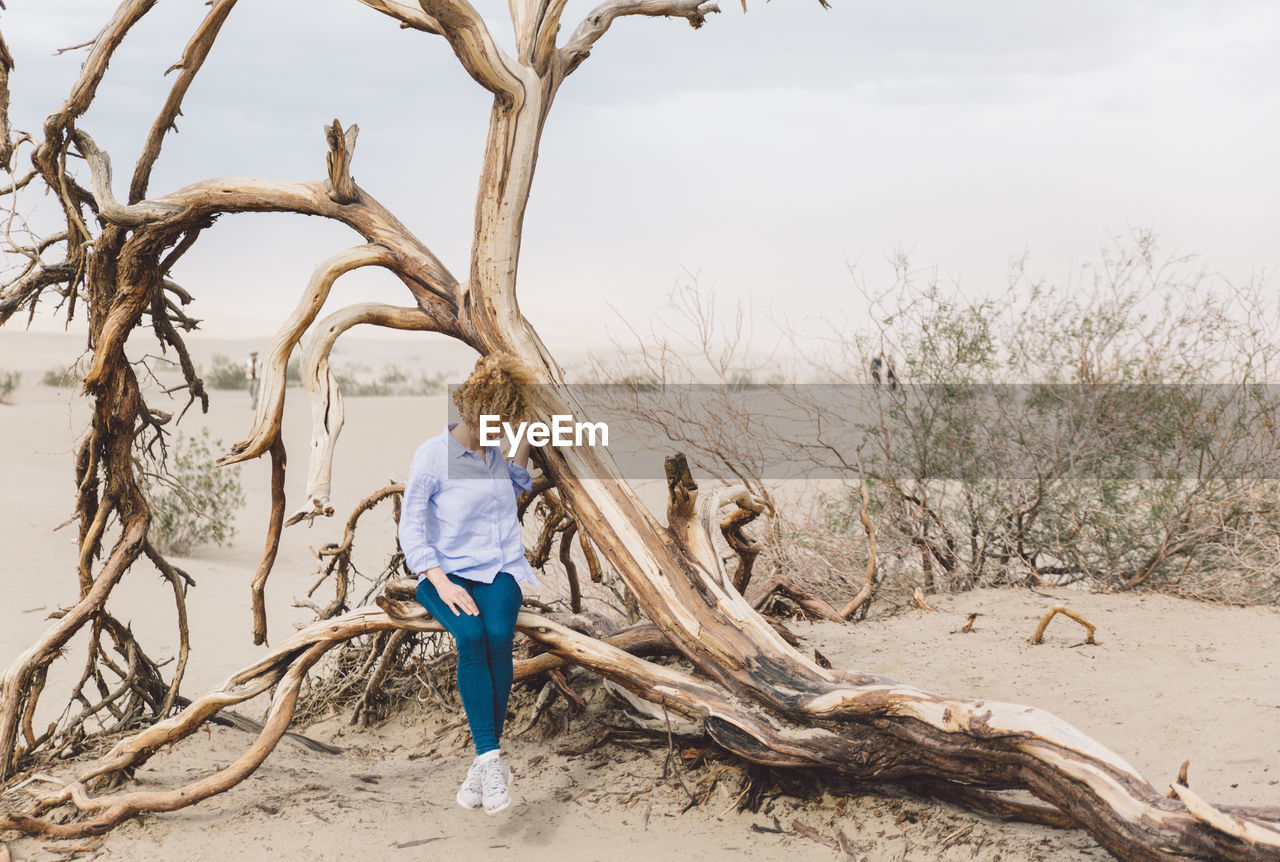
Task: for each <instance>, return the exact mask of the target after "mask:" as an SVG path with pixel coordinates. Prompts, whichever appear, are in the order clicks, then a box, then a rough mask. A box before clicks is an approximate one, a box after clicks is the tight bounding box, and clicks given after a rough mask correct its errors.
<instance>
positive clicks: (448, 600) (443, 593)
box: [427, 568, 480, 617]
mask: <svg viewBox="0 0 1280 862" xmlns="http://www.w3.org/2000/svg"><path fill="white" fill-rule="evenodd" d="M427 580H429V581H431V586H433V587H435V588H436V593H438V594H439V596H440V601H442V602H444V605H445V607H447V608H448V609H449V610H451V611H453V615H454V616H458V615H459V614H466V615H467V616H472V617H475V616H479V615H480V609H479V608H478V607H476V603H475V600H474V599H473V598H471V593H469V592H467V591H466V589H465V588H464V587H460V586H458V585H457V584H455V583H454V582H453V581H451V580H449V578H448V576H446V575H445V573H444V571H443V570H441V569H439V568H435V569H432V570H431V571H429V572H427Z"/></svg>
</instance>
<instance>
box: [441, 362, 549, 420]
mask: <svg viewBox="0 0 1280 862" xmlns="http://www.w3.org/2000/svg"><path fill="white" fill-rule="evenodd" d="M537 382H538V378H537V377H536V376H535V375H534V373H533V372H532V371H531V370H530V369H529V367H528V366H526V365H525V364H524V363H522V362H521V361H520V360H518V359H516V358H515V357H514V356H512V355H511V354H509V353H491V354H489V355H488V356H482V357H481V358H480V361H479V362H477V363H476V367H475V368H474V369H472V371H471V374H469V375H468V376H467V379H466V380H465V381H464V382H463V383H462V385H461V386H459V387H458V388H457V389H454V390H453V403H454V404H456V405H457V407H458V415H459V417H460V418H461V419H462V421H464V422H466V423H467V424H468V425H470V426H472V427H473V428H477V427H479V425H480V416H481V414H496V415H498V416H501V417H502V418H503V420H504V421H507V422H521V421H523V420H525V419H527V418H528V416H529V413H530V407H529V402H528V399H527V387H529V386H533V385H535V384H536V383H537Z"/></svg>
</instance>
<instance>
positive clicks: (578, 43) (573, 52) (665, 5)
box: [560, 0, 720, 75]
mask: <svg viewBox="0 0 1280 862" xmlns="http://www.w3.org/2000/svg"><path fill="white" fill-rule="evenodd" d="M719 11H720V7H719V6H718V5H717V4H716V3H715V2H714V0H607V2H605V3H601V4H600V5H599V6H597V7H596V8H595V9H593V10H592V11H591V14H589V15H588V16H587V17H586V18H585V19H583V21H582V23H581V24H579V25H578V29H577V30H575V31H574V32H573V36H571V37H570V38H569V41H568V42H567V43H565V46H564V47H563V48H561V49H560V57H561V59H562V60H563V62H564V68H565V74H566V75H568V74H569V73H570V72H572V71H573V70H574V69H576V68H578V66H580V65H581V64H582V61H583V60H585V59H587V57H589V56H590V55H591V49H592V48H593V47H595V44H596V42H597V41H599V39H600V37H601V36H603V35H604V34H605V33H607V32H608V30H609V27H610V25H612V24H613V22H614V20H615V19H617V18H621V17H623V16H624V15H648V16H653V17H660V18H684V19H686V20H687V21H688V22H689V25H690V26H691V27H695V28H696V27H701V26H702V25H703V24H704V23H706V20H707V16H708V15H710V14H711V13H713V12H719Z"/></svg>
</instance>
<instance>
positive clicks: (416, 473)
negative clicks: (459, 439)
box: [397, 449, 440, 576]
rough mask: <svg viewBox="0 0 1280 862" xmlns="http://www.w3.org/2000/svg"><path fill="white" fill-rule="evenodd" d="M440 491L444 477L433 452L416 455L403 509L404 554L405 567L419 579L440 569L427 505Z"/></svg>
mask: <svg viewBox="0 0 1280 862" xmlns="http://www.w3.org/2000/svg"><path fill="white" fill-rule="evenodd" d="M439 487H440V476H439V475H438V473H437V471H436V470H435V469H434V465H432V463H431V458H430V451H429V450H428V451H426V452H424V451H422V450H421V449H420V450H419V451H418V452H415V453H414V456H413V463H412V464H411V465H410V466H409V481H407V482H405V485H404V503H403V504H402V505H401V508H400V524H399V525H398V530H397V532H398V534H399V536H400V550H401V551H403V552H404V564H405V565H406V566H407V567H408V569H409V571H410V572H412V573H413V574H414V575H415V576H416V575H421V574H423V573H425V572H427V571H429V570H431V569H439V567H440V559H439V557H438V556H437V555H436V549H435V548H433V547H432V546H431V543H430V542H429V541H428V540H427V504H428V503H429V502H430V501H431V495H432V494H434V493H435V492H436V491H437V490H438V489H439Z"/></svg>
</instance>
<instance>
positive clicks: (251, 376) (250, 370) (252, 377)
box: [244, 350, 259, 410]
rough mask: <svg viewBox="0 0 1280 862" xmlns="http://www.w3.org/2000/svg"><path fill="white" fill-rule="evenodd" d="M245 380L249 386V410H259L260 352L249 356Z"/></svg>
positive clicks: (254, 352)
mask: <svg viewBox="0 0 1280 862" xmlns="http://www.w3.org/2000/svg"><path fill="white" fill-rule="evenodd" d="M244 380H245V383H247V384H248V385H249V409H250V410H257V409H258V382H259V381H258V351H256V350H255V351H253V352H252V353H250V354H249V359H248V361H246V362H245V364H244Z"/></svg>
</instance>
